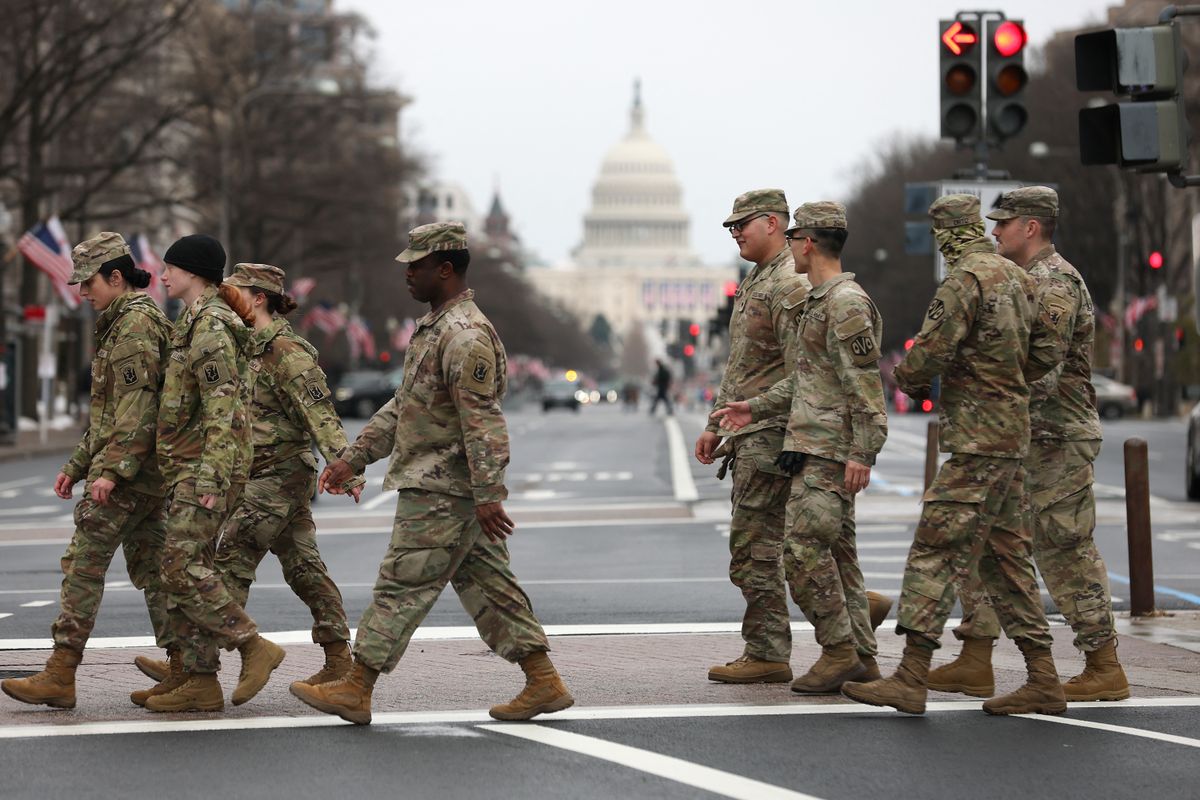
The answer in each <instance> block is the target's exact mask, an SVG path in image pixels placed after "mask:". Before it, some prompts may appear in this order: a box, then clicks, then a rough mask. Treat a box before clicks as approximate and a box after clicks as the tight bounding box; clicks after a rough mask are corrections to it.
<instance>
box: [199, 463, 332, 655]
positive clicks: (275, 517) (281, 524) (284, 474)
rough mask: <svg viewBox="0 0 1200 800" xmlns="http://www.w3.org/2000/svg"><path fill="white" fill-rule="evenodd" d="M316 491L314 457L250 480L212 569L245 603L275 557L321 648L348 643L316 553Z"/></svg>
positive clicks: (222, 535)
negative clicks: (263, 565) (264, 564)
mask: <svg viewBox="0 0 1200 800" xmlns="http://www.w3.org/2000/svg"><path fill="white" fill-rule="evenodd" d="M316 488H317V472H316V468H315V462H314V460H313V458H312V456H311V455H310V454H308V453H305V454H304V455H303V456H302V457H301V458H294V459H289V460H287V461H284V462H281V463H276V464H272V465H270V466H268V467H265V468H263V469H261V470H259V471H258V472H256V473H255V474H253V475H251V476H250V480H249V482H247V484H246V490H245V491H244V492H243V493H242V498H241V501H240V502H239V503H238V505H237V507H236V508H234V509H233V512H232V513H231V514H230V515H229V516H228V517H227V518H226V520H225V522H224V524H223V525H222V526H221V533H220V536H219V537H218V540H217V548H216V549H217V554H216V561H215V563H214V566H215V568H216V571H217V574H218V575H220V576H221V579H222V580H223V581H224V582H225V586H226V588H228V589H229V593H230V595H231V596H232V597H233V600H234V602H235V603H237V604H238V605H240V606H245V605H246V598H247V597H248V596H249V595H250V585H251V584H252V583H254V574H255V571H256V570H257V568H258V564H259V562H261V561H262V560H263V557H264V556H265V555H266V554H267V553H268V552H271V553H274V554H275V556H276V557H277V558H278V559H279V564H280V566H281V567H283V579H284V580H285V581H287V584H288V586H290V587H292V591H293V592H295V593H296V596H297V597H299V598H300V599H301V600H302V601H304V604H305V605H306V606H308V610H309V612H310V613H311V614H312V618H313V628H312V639H313V641H314V642H316V643H318V644H327V643H329V642H346V641H349V640H350V628H349V625H348V624H347V622H346V610H345V607H344V606H343V605H342V593H341V592H340V591H338V587H337V584H335V583H334V582H333V578H331V577H329V568H328V567H326V566H325V562H324V561H322V560H321V553H320V552H319V551H318V550H317V528H316V525H315V524H314V523H313V516H312V509H311V507H310V504H311V498H312V496H313V492H314V491H315V490H316Z"/></svg>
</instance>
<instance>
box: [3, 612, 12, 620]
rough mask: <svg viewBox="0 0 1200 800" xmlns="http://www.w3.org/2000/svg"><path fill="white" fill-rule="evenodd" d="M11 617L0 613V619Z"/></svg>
mask: <svg viewBox="0 0 1200 800" xmlns="http://www.w3.org/2000/svg"><path fill="white" fill-rule="evenodd" d="M11 616H12V614H5V613H0V619H4V618H5V617H11Z"/></svg>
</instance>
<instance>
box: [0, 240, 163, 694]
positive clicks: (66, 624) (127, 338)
mask: <svg viewBox="0 0 1200 800" xmlns="http://www.w3.org/2000/svg"><path fill="white" fill-rule="evenodd" d="M71 260H72V262H73V263H74V266H75V269H74V272H72V274H71V279H70V281H68V282H69V283H70V284H72V285H74V284H79V285H80V286H79V294H80V296H82V297H83V298H84V299H85V300H87V301H88V302H89V303H91V304H92V307H93V308H94V309H95V310H96V311H97V313H98V314H99V316H98V317H97V318H96V355H95V357H94V358H93V360H92V389H91V424H90V425H89V426H88V429H87V431H86V432H85V433H84V434H83V439H82V440H81V441H80V442H79V445H78V446H77V447H76V448H75V452H74V453H73V454H72V455H71V457H70V459H69V460H68V461H67V463H66V464H65V465H64V466H63V468H62V470H61V471H59V473H58V475H57V476H56V477H55V479H54V491H55V493H56V494H57V495H58V496H59V497H61V498H62V499H64V500H69V499H70V498H71V493H72V489H73V488H74V486H75V484H76V483H77V482H78V481H79V480H81V479H84V480H85V481H86V482H85V484H84V491H83V498H82V499H81V500H80V501H79V504H78V505H77V506H76V507H75V533H74V535H73V536H72V537H71V543H70V544H69V545H68V546H67V552H66V554H64V555H63V558H62V570H63V583H62V593H61V595H60V599H59V614H58V618H57V619H55V621H54V624H53V625H51V627H50V633H51V636H52V638H53V639H54V652H53V653H52V654H51V656H50V659H49V661H47V663H46V668H45V669H44V670H43V671H42V672H39V673H37V674H36V675H32V676H30V677H28V678H14V679H9V680H6V681H4V682H3V683H2V684H0V686H2V687H3V690H4V693H5V694H7V695H8V696H9V697H12V698H14V699H16V700H20V701H21V702H23V703H33V704H44V705H48V706H52V707H54V708H74V707H75V669H76V667H77V666H78V665H79V663H80V661H81V660H82V658H83V649H84V647H85V646H86V644H87V640H88V637H89V636H91V633H92V629H93V628H94V627H95V624H96V614H97V612H98V611H99V610H100V600H101V598H102V597H103V595H104V577H105V575H106V573H107V572H108V566H109V564H110V563H111V562H112V557H113V554H114V553H115V552H116V549H117V547H121V548H122V549H123V550H124V553H125V563H126V566H127V568H128V570H129V578H130V580H131V581H132V582H133V585H134V586H136V587H137V588H138V589H141V590H142V591H143V592H144V593H145V595H146V606H147V608H148V610H149V612H150V622H151V625H152V626H153V628H154V638H155V641H156V642H157V643H158V646H159V647H162V648H164V649H165V650H167V651H168V653H170V657H171V658H172V659H173V660H175V659H177V658H178V649H177V648H176V647H175V646H174V645H173V644H172V640H171V635H170V632H169V630H168V628H167V619H166V614H167V610H166V598H165V597H164V595H163V591H162V583H161V579H160V577H159V568H158V565H159V561H160V559H161V558H162V547H163V541H164V539H165V531H164V524H163V501H162V498H163V494H164V489H163V479H162V474H161V473H160V472H159V469H158V459H157V456H156V455H155V452H154V434H155V422H156V419H157V416H158V399H159V390H160V388H161V386H162V368H163V362H164V361H165V360H166V357H167V342H168V339H169V336H170V326H171V323H170V322H168V321H167V318H166V317H165V316H163V313H162V311H160V310H159V308H158V306H157V305H155V303H154V301H153V300H152V299H150V297H149V296H148V295H146V294H145V293H143V292H139V291H137V290H138V289H144V288H145V287H146V286H148V285H150V273H148V272H146V271H145V270H141V269H138V268H137V267H136V266H135V265H134V262H133V257H132V255H131V254H130V251H129V246H128V245H127V244H126V243H125V240H124V239H123V238H122V237H121V235H120V234H119V233H111V232H105V233H101V234H99V235H98V236H95V237H93V238H91V239H88V240H87V241H85V242H83V243H81V244H79V245H77V246H76V247H75V249H74V250H73V251H72V253H71Z"/></svg>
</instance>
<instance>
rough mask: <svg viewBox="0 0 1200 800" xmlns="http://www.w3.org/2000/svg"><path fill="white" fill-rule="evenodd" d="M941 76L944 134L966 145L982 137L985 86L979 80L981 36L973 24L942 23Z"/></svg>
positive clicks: (940, 46)
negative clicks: (967, 141) (965, 142)
mask: <svg viewBox="0 0 1200 800" xmlns="http://www.w3.org/2000/svg"><path fill="white" fill-rule="evenodd" d="M938 39H939V41H938V54H939V59H938V62H939V65H940V68H941V69H940V72H939V75H940V76H941V88H940V91H941V109H942V116H941V120H942V126H941V135H942V138H944V139H954V140H956V141H959V142H962V141H966V140H973V139H977V138H979V135H980V130H979V119H980V114H981V106H982V98H983V93H982V92H983V85H982V83H981V82H980V80H979V72H980V63H981V55H982V53H983V48H981V47H979V46H978V45H979V34H978V33H977V32H976V30H975V28H974V27H973V26H972V25H971V23H969V22H963V21H962V20H957V19H943V20H941V21H939V22H938Z"/></svg>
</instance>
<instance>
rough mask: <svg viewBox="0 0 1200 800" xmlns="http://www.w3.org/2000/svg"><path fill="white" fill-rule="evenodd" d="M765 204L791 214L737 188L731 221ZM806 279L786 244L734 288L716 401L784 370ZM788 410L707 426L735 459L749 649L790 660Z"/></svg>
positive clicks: (777, 198)
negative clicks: (731, 426)
mask: <svg viewBox="0 0 1200 800" xmlns="http://www.w3.org/2000/svg"><path fill="white" fill-rule="evenodd" d="M768 211H775V212H779V213H781V214H783V215H785V216H786V215H787V213H788V207H787V200H786V198H785V197H784V194H783V191H782V190H781V189H760V190H757V191H752V192H746V193H745V194H743V195H740V196H739V197H738V198H737V199H736V200H735V201H734V204H733V213H732V214H730V215H729V217H728V218H727V219H726V220H725V225H726V226H729V225H732V224H734V223H736V222H738V221H741V220H746V219H748V218H750V217H752V216H755V215H757V214H762V213H764V212H768ZM808 289H809V283H808V279H807V278H805V277H804V276H802V275H797V274H796V268H795V263H794V262H793V260H792V252H791V250H789V249H788V248H787V247H786V246H785V247H784V248H783V249H782V250H780V251H779V252H778V253H776V254H775V256H774V257H773V258H771V259H770V260H768V261H766V262H765V263H763V264H757V265H755V267H754V269H752V270H751V271H750V273H749V274H748V275H747V276H746V278H745V280H743V281H742V284H741V286H739V287H738V290H737V294H736V295H734V305H733V315H732V317H731V318H730V320H729V359H728V361H727V363H726V366H725V374H724V376H723V377H722V379H721V387H720V389H719V390H718V391H717V397H716V403H715V404H714V406H713V408H714V409H718V408H724V407H725V404H726V403H727V402H731V401H735V400H749V399H751V398H754V397H757V396H758V395H759V394H761V393H762V392H764V391H766V390H767V389H769V388H770V387H771V386H772V385H774V384H775V383H776V382H777V381H779V380H781V379H782V378H783V377H784V376H785V375H786V374H787V363H788V360H787V348H788V347H789V346H790V345H791V342H792V341H793V340H794V338H795V327H796V320H797V318H798V316H799V312H800V309H801V308H802V306H803V303H804V297H805V295H806V294H807V293H808ZM785 412H786V409H781V411H780V413H779V414H777V415H776V416H774V417H772V418H771V419H763V420H761V421H757V422H754V423H752V424H750V425H747V426H746V427H745V428H742V429H741V430H740V431H738V432H737V433H734V434H728V432H726V431H722V430H721V429H720V427H718V425H717V424H716V423H714V422H709V424H708V427H707V428H705V430H707V431H709V432H710V433H715V434H718V435H729V437H730V438H729V439H727V440H726V443H725V450H726V452H729V453H731V454H732V458H733V491H732V494H731V498H732V502H733V517H732V519H731V520H730V525H729V555H730V560H729V579H730V580H731V581H732V582H733V585H734V586H737V587H738V588H739V589H741V591H742V597H744V598H745V599H746V613H745V615H744V616H743V617H742V638H743V639H744V640H745V642H746V647H745V654H746V655H748V656H753V657H754V658H757V659H760V660H763V661H777V662H783V663H787V662H788V661H789V659H790V658H791V652H792V629H791V624H790V622H789V619H788V607H787V590H786V588H785V580H784V574H783V535H784V530H785V526H784V516H785V510H786V507H787V498H788V488H789V486H790V485H791V480H790V477H789V476H788V475H786V474H785V473H784V472H783V471H782V470H781V469H779V467H777V466H776V465H775V459H777V458H778V457H779V451H780V450H781V448H782V446H783V432H784V429H785V428H786V427H787V417H786V416H784V413H785Z"/></svg>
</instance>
